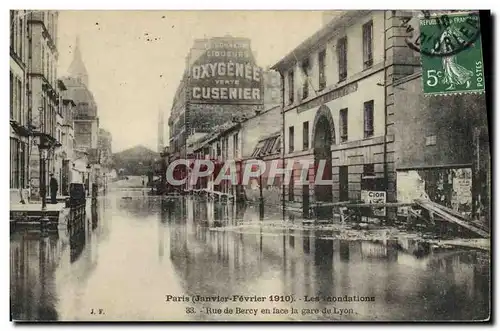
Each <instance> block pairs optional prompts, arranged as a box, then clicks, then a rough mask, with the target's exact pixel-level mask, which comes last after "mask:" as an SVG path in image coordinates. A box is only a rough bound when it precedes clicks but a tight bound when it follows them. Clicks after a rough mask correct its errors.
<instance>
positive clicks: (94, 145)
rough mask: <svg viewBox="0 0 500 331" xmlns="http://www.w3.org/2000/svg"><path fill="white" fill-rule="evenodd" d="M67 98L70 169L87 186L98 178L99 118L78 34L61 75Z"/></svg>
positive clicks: (89, 186)
mask: <svg viewBox="0 0 500 331" xmlns="http://www.w3.org/2000/svg"><path fill="white" fill-rule="evenodd" d="M62 81H63V82H64V84H65V86H66V88H67V97H68V99H71V100H73V102H74V103H75V108H74V112H73V126H74V136H75V139H74V142H75V143H74V159H73V160H72V171H73V173H74V174H75V175H76V174H81V177H83V182H84V183H85V185H86V187H87V188H89V189H91V184H92V183H97V182H98V181H99V178H100V165H99V153H98V137H99V117H98V112H97V104H96V102H95V100H94V95H93V94H92V92H91V91H90V88H89V77H88V73H87V69H86V67H85V64H84V62H83V59H82V54H81V50H80V40H79V38H78V37H77V38H76V43H75V49H74V55H73V61H72V62H71V64H70V67H69V69H68V76H67V77H64V78H62Z"/></svg>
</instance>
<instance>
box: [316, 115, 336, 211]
mask: <svg viewBox="0 0 500 331" xmlns="http://www.w3.org/2000/svg"><path fill="white" fill-rule="evenodd" d="M313 139H314V140H313V144H314V173H315V185H314V195H315V199H316V201H321V202H332V201H333V193H332V187H333V185H332V184H333V183H332V152H331V146H332V145H334V144H335V129H334V125H333V118H332V115H331V112H330V109H329V108H328V107H326V106H321V107H320V108H319V109H318V112H317V113H316V117H315V119H314V126H313ZM318 179H322V180H323V181H328V182H329V184H320V185H318V184H316V182H317V180H318Z"/></svg>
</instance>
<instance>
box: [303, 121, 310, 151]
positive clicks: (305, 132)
mask: <svg viewBox="0 0 500 331" xmlns="http://www.w3.org/2000/svg"><path fill="white" fill-rule="evenodd" d="M308 149H309V122H304V123H303V124H302V150H304V151H306V150H308Z"/></svg>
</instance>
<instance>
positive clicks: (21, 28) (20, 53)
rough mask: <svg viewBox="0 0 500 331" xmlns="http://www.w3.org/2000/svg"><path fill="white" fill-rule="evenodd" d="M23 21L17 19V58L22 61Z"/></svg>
mask: <svg viewBox="0 0 500 331" xmlns="http://www.w3.org/2000/svg"><path fill="white" fill-rule="evenodd" d="M23 32H24V31H23V19H22V18H21V19H19V53H18V54H19V57H20V58H21V59H22V60H24V59H23V42H24V38H23Z"/></svg>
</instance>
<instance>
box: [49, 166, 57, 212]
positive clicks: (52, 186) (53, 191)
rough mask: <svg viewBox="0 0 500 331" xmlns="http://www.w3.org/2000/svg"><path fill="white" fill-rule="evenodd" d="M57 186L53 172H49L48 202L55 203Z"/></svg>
mask: <svg viewBox="0 0 500 331" xmlns="http://www.w3.org/2000/svg"><path fill="white" fill-rule="evenodd" d="M57 188H58V183H57V179H55V178H54V174H52V173H51V174H50V200H51V201H50V203H52V204H56V203H57V199H56V197H57Z"/></svg>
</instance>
